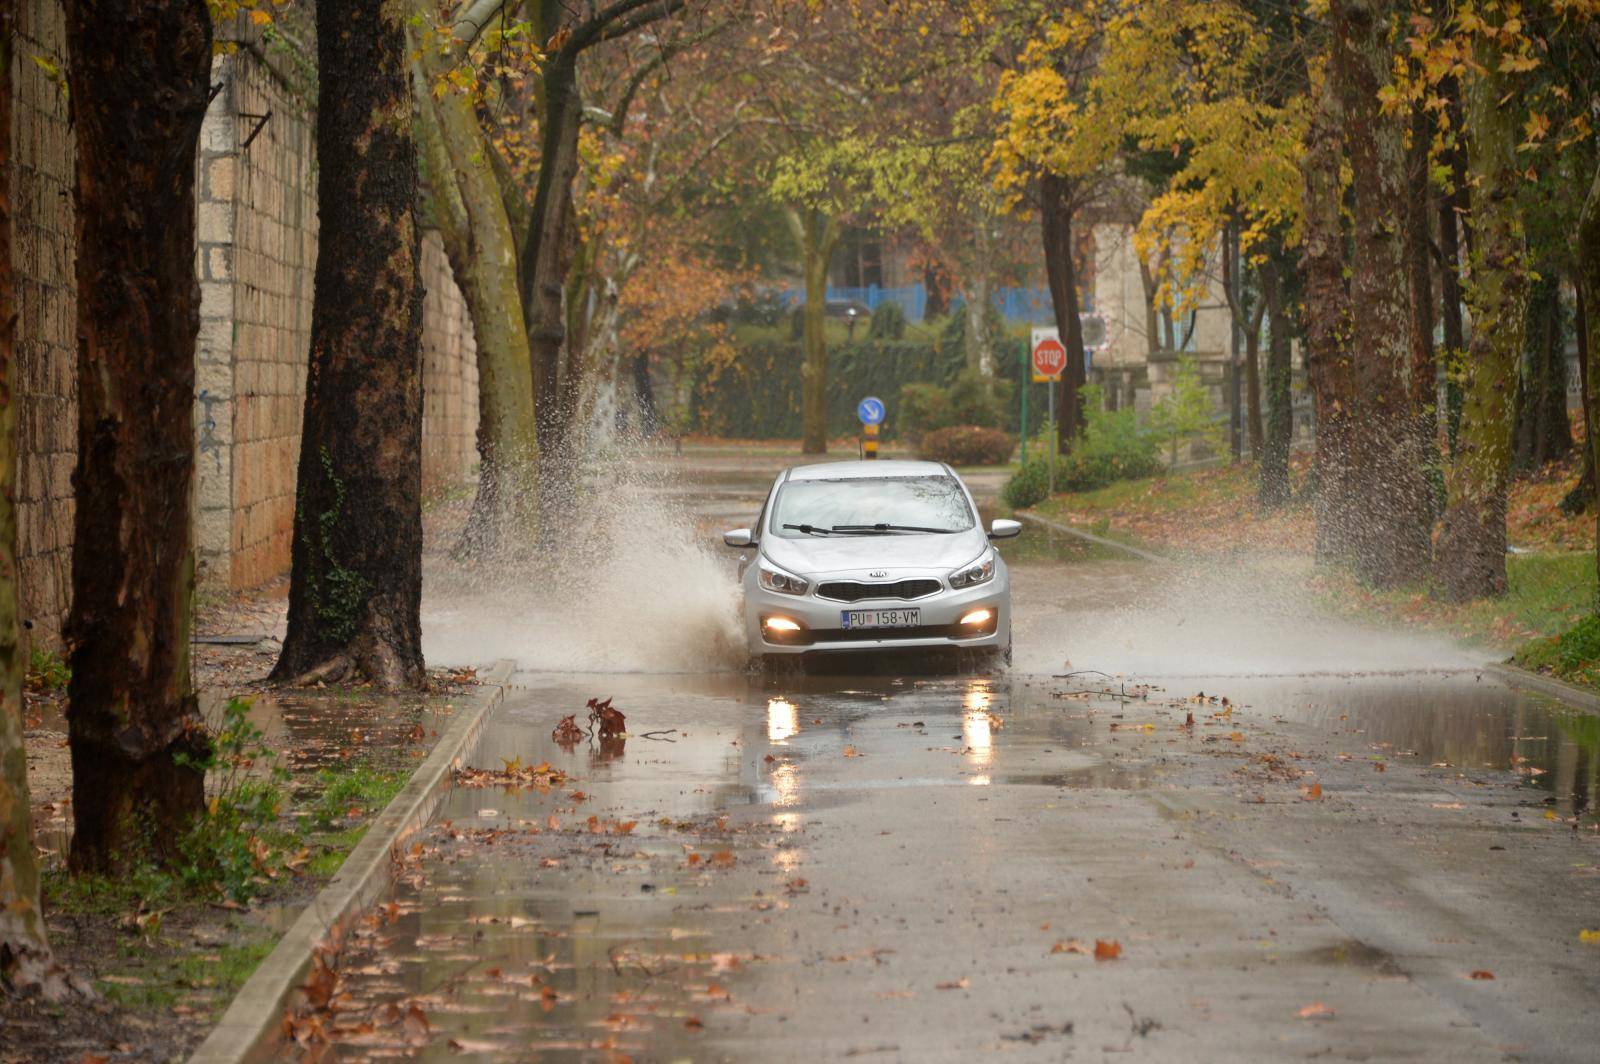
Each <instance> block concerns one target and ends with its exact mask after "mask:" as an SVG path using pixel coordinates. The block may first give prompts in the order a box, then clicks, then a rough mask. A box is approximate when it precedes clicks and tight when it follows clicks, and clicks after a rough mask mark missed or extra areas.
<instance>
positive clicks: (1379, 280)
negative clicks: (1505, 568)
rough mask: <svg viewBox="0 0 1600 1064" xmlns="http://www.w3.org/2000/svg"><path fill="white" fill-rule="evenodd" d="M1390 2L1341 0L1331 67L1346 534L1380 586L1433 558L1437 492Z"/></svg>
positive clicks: (1418, 571) (1362, 567) (1406, 578)
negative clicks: (1345, 169)
mask: <svg viewBox="0 0 1600 1064" xmlns="http://www.w3.org/2000/svg"><path fill="white" fill-rule="evenodd" d="M1391 13H1392V12H1391V11H1390V9H1389V4H1388V3H1387V2H1385V0H1335V2H1333V3H1331V4H1330V5H1329V20H1330V23H1331V25H1332V27H1333V49H1332V52H1333V63H1332V68H1331V72H1332V74H1333V77H1334V82H1335V85H1336V87H1337V91H1338V92H1339V95H1340V103H1341V105H1342V109H1343V112H1344V118H1345V124H1344V129H1345V142H1346V147H1347V151H1348V154H1349V161H1350V172H1351V175H1352V178H1351V189H1352V193H1353V196H1352V198H1353V204H1354V207H1353V211H1352V219H1353V228H1352V242H1351V261H1350V312H1351V313H1350V321H1351V326H1352V339H1353V341H1354V343H1353V347H1354V350H1355V352H1356V353H1358V357H1356V358H1355V359H1354V360H1353V362H1354V366H1353V369H1354V384H1355V388H1354V391H1353V396H1354V397H1355V398H1356V399H1357V400H1358V403H1357V413H1358V416H1359V424H1360V429H1359V431H1355V432H1352V433H1351V434H1350V438H1349V444H1350V446H1349V457H1350V475H1351V478H1352V482H1351V484H1350V490H1349V491H1348V493H1347V494H1346V505H1347V506H1348V507H1349V509H1350V521H1349V524H1348V532H1349V533H1350V540H1351V542H1350V545H1351V547H1352V557H1353V560H1354V562H1355V565H1356V570H1357V573H1358V575H1359V576H1360V577H1361V579H1362V580H1363V581H1364V582H1366V583H1368V584H1370V585H1372V586H1374V587H1380V588H1388V587H1396V586H1400V585H1402V584H1407V583H1410V582H1412V581H1415V580H1417V579H1419V578H1421V577H1422V576H1423V575H1424V574H1425V573H1426V572H1427V567H1428V560H1429V549H1430V545H1431V544H1430V535H1431V532H1432V527H1433V518H1432V514H1433V505H1432V493H1431V491H1430V489H1429V486H1428V481H1427V478H1426V476H1425V474H1424V469H1423V450H1422V447H1421V442H1420V440H1419V438H1418V433H1417V415H1416V409H1415V403H1414V401H1413V395H1412V392H1411V390H1410V388H1409V387H1408V379H1409V376H1410V373H1409V366H1410V353H1411V352H1410V343H1409V336H1410V297H1409V294H1408V287H1407V272H1406V261H1405V246H1404V240H1403V239H1402V235H1401V234H1400V232H1399V231H1398V227H1397V226H1396V224H1395V218H1394V216H1395V205H1396V204H1398V203H1403V202H1405V194H1406V181H1405V177H1406V152H1405V144H1404V137H1403V135H1402V133H1403V131H1402V129H1401V126H1400V120H1399V119H1398V118H1397V117H1395V116H1393V115H1389V114H1385V113H1384V112H1383V110H1382V108H1381V106H1380V103H1379V91H1380V89H1381V88H1382V87H1383V86H1385V85H1387V84H1388V80H1389V71H1390V67H1391V63H1392V60H1393V54H1392V51H1391V48H1390V42H1389V22H1390V18H1389V16H1390V15H1391Z"/></svg>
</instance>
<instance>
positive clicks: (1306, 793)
mask: <svg viewBox="0 0 1600 1064" xmlns="http://www.w3.org/2000/svg"><path fill="white" fill-rule="evenodd" d="M1300 797H1302V798H1304V799H1305V800H1306V801H1308V802H1320V801H1322V784H1320V783H1313V784H1312V785H1311V786H1309V787H1302V788H1301V789H1300Z"/></svg>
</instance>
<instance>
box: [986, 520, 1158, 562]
mask: <svg viewBox="0 0 1600 1064" xmlns="http://www.w3.org/2000/svg"><path fill="white" fill-rule="evenodd" d="M1015 516H1017V517H1019V518H1021V519H1022V520H1024V521H1032V522H1033V523H1034V524H1036V525H1043V526H1044V527H1045V528H1052V529H1055V530H1056V531H1057V532H1065V533H1066V534H1067V535H1069V536H1077V537H1078V538H1079V539H1082V540H1087V541H1088V542H1090V543H1097V544H1099V545H1100V546H1102V547H1110V548H1112V549H1113V550H1120V551H1125V552H1127V553H1128V554H1131V555H1133V556H1134V557H1135V558H1138V559H1140V560H1141V561H1147V562H1156V563H1158V564H1162V565H1168V564H1171V563H1172V559H1171V558H1164V557H1162V556H1161V555H1159V554H1155V553H1152V552H1151V551H1147V550H1142V549H1140V548H1138V547H1130V546H1128V545H1127V544H1126V543H1118V542H1117V541H1116V540H1114V539H1106V538H1105V537H1104V536H1097V535H1095V534H1094V533H1093V532H1085V531H1084V530H1083V529H1081V528H1073V527H1072V526H1071V525H1064V524H1061V523H1060V522H1059V521H1051V520H1048V519H1047V518H1043V517H1040V516H1039V515H1038V514H1035V513H1029V512H1028V511H1027V510H1018V511H1017V512H1016V515H1015Z"/></svg>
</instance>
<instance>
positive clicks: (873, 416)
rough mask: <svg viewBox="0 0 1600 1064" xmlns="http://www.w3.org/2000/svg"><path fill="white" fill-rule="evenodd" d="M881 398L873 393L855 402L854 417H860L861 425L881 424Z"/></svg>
mask: <svg viewBox="0 0 1600 1064" xmlns="http://www.w3.org/2000/svg"><path fill="white" fill-rule="evenodd" d="M883 413H884V406H883V400H882V399H879V398H878V397H877V396H875V395H869V396H867V397H866V398H865V399H863V400H861V402H859V403H857V404H856V417H858V418H860V419H861V423H862V424H863V425H881V424H883Z"/></svg>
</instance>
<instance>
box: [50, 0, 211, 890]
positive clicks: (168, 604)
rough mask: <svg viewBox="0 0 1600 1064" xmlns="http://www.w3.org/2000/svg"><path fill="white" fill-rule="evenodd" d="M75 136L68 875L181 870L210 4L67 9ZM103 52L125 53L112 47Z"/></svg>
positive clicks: (191, 799) (193, 806) (189, 764)
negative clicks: (157, 864)
mask: <svg viewBox="0 0 1600 1064" xmlns="http://www.w3.org/2000/svg"><path fill="white" fill-rule="evenodd" d="M67 40H68V48H69V53H70V56H71V62H70V64H69V86H70V88H71V93H72V103H73V120H74V125H75V127H76V130H77V144H78V182H77V228H78V261H77V283H78V465H77V472H76V473H75V475H74V477H73V487H74V490H75V496H76V509H75V515H74V526H73V528H74V540H73V551H72V587H73V594H72V609H71V612H70V614H69V617H68V620H67V643H68V646H69V647H70V648H71V660H72V681H71V684H70V695H71V702H70V707H69V709H68V712H67V719H68V729H69V735H70V741H71V749H72V777H73V821H74V832H73V837H72V852H71V862H72V866H73V868H74V869H75V870H77V871H80V872H117V871H121V870H125V869H128V868H131V867H135V866H137V865H139V864H140V863H142V862H144V861H147V860H150V859H155V860H173V859H176V857H177V856H178V855H177V852H176V843H177V840H178V839H179V838H181V837H182V835H183V834H184V832H185V831H186V830H187V829H188V827H189V826H190V824H191V822H192V821H193V820H194V818H195V817H197V816H199V815H200V814H201V812H202V811H203V809H204V798H205V793H204V792H205V787H204V785H205V778H204V772H203V771H202V770H201V769H200V768H198V767H197V766H196V765H195V763H194V762H193V761H192V760H189V759H191V758H200V757H203V756H204V754H205V752H206V750H207V740H206V737H205V729H204V726H203V725H202V723H201V720H200V717H199V714H198V712H197V710H196V704H195V697H194V690H193V687H192V685H191V680H190V675H189V630H190V624H191V620H192V613H193V606H194V550H193V532H192V528H191V521H190V502H191V494H192V488H193V476H194V421H193V403H194V379H195V370H194V350H195V337H196V335H197V334H198V332H199V297H200V292H199V286H198V284H197V283H196V282H195V274H194V259H195V197H194V167H195V149H196V145H197V143H198V137H199V133H200V124H201V122H202V120H203V119H204V117H205V110H206V104H207V102H208V100H209V75H210V71H211V19H210V16H209V15H208V13H207V11H206V5H205V2H204V0H74V2H72V3H69V4H68V5H67ZM108 41H115V42H118V47H115V48H112V47H108V46H107V42H108Z"/></svg>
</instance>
